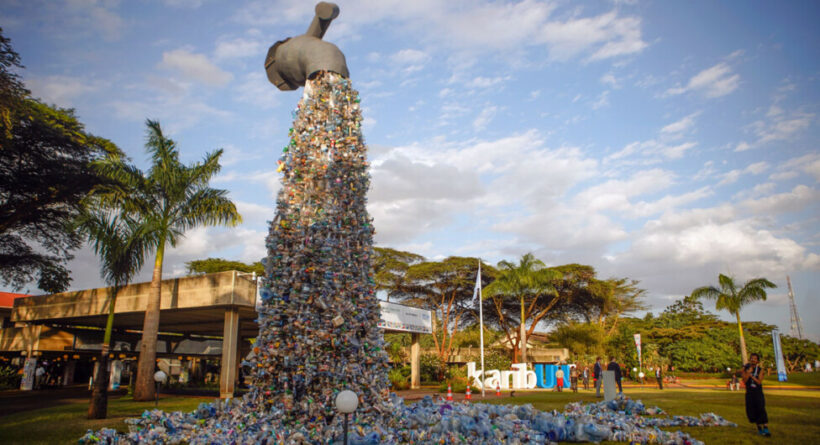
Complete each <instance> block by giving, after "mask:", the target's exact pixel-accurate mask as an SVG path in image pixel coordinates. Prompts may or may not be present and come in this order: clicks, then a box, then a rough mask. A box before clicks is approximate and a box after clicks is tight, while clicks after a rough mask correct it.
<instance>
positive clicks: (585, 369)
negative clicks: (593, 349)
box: [583, 365, 589, 390]
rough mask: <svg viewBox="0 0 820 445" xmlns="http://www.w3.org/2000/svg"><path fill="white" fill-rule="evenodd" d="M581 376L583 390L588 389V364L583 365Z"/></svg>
mask: <svg viewBox="0 0 820 445" xmlns="http://www.w3.org/2000/svg"><path fill="white" fill-rule="evenodd" d="M583 378H584V389H585V390H586V389H589V366H586V365H585V366H584V373H583Z"/></svg>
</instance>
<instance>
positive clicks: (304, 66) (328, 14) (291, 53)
mask: <svg viewBox="0 0 820 445" xmlns="http://www.w3.org/2000/svg"><path fill="white" fill-rule="evenodd" d="M338 15H339V7H338V6H337V5H336V4H334V3H327V2H320V3H318V4H317V5H316V15H315V16H314V17H313V22H311V24H310V27H308V30H307V32H305V34H303V35H300V36H296V37H293V38H287V39H285V40H280V41H278V42H276V43H275V44H274V45H273V46H271V47H270V49H269V50H268V56H267V58H266V59H265V71H266V72H267V75H268V80H270V82H271V83H272V84H274V85H276V87H277V88H279V89H280V90H282V91H290V90H295V89H297V88H299V87H300V86H304V85H305V81H306V80H307V79H308V78H310V77H311V76H312V75H313V74H315V73H318V72H320V71H330V72H334V73H337V74H340V75H342V76H344V77H350V73H349V72H348V70H347V62H346V61H345V56H344V54H342V52H341V51H340V50H339V48H338V47H336V45H334V44H332V43H330V42H325V41H324V40H322V37H323V36H324V35H325V31H327V28H328V26H330V22H331V21H333V19H335V18H336V17H338Z"/></svg>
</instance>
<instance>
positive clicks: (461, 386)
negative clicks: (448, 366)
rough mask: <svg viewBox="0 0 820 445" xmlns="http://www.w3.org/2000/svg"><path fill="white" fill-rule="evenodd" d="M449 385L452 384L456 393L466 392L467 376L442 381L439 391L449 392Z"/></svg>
mask: <svg viewBox="0 0 820 445" xmlns="http://www.w3.org/2000/svg"><path fill="white" fill-rule="evenodd" d="M447 385H450V387H451V388H452V390H453V392H454V393H464V392H466V391H467V377H452V378H449V379H447V380H445V381H444V382H442V383H441V385H439V387H438V392H447Z"/></svg>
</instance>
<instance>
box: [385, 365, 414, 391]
mask: <svg viewBox="0 0 820 445" xmlns="http://www.w3.org/2000/svg"><path fill="white" fill-rule="evenodd" d="M387 378H388V379H389V380H390V384H391V385H392V386H393V389H394V390H396V391H401V390H404V389H409V388H410V367H409V366H399V367H396V368H393V369H391V370H390V372H389V373H388V374H387Z"/></svg>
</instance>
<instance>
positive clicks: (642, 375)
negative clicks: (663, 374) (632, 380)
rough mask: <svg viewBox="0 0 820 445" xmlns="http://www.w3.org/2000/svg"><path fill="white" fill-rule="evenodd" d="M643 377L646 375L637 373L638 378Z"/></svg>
mask: <svg viewBox="0 0 820 445" xmlns="http://www.w3.org/2000/svg"><path fill="white" fill-rule="evenodd" d="M645 375H646V374H644V373H643V372H639V373H638V377H640V378H643V377H644V376H645Z"/></svg>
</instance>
